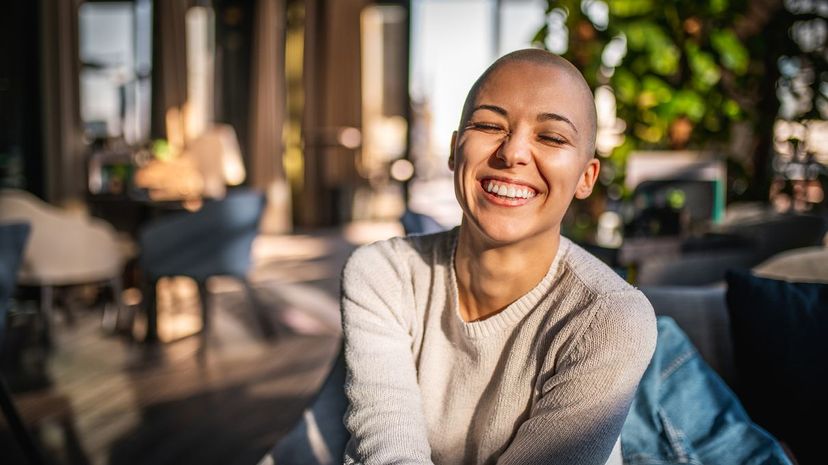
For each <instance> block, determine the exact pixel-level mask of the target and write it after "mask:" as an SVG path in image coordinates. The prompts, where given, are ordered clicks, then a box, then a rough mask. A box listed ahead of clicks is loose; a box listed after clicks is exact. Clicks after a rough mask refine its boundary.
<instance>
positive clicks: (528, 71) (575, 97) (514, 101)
mask: <svg viewBox="0 0 828 465" xmlns="http://www.w3.org/2000/svg"><path fill="white" fill-rule="evenodd" d="M574 73H577V71H572V70H569V69H566V68H564V67H563V66H562V65H555V64H546V63H534V62H528V61H512V62H506V63H504V64H502V65H501V66H499V67H498V68H496V69H495V70H493V71H492V72H491V73H490V74H489V75H488V76H487V77H486V79H485V80H484V81H483V83H482V84H481V86H480V89H479V91H478V92H477V96H476V98H475V104H476V105H479V104H495V105H498V106H502V107H503V108H505V109H506V110H507V111H508V112H509V113H514V112H520V111H530V112H531V111H535V112H538V113H542V112H549V111H551V110H555V112H556V113H561V112H565V113H567V114H568V115H570V116H571V117H572V118H575V119H579V120H581V119H583V118H586V108H588V105H592V98H591V97H590V96H589V91H588V89H586V88H585V85H586V84H585V83H583V82H582V81H583V79H582V78H581V77H580V76H579V75H575V74H574ZM582 124H583V123H582Z"/></svg>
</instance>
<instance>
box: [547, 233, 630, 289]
mask: <svg viewBox="0 0 828 465" xmlns="http://www.w3.org/2000/svg"><path fill="white" fill-rule="evenodd" d="M561 243H562V244H564V243H566V244H567V246H568V248H567V251H566V255H565V256H564V259H563V263H562V266H563V268H564V272H569V273H571V274H572V277H573V278H574V279H575V280H576V281H577V284H579V285H581V286H583V287H584V288H585V289H584V290H585V291H587V292H589V293H591V294H594V295H595V296H596V297H601V296H604V295H607V294H613V293H616V292H620V291H628V290H632V289H634V288H633V287H632V286H631V285H630V284H629V283H627V282H626V281H624V279H623V278H621V276H619V275H618V273H616V272H615V271H613V270H612V268H610V267H609V266H607V265H606V264H605V263H604V262H602V261H601V260H599V259H598V258H597V257H595V256H594V255H592V254H591V253H589V252H587V251H586V250H584V248H583V247H581V246H579V245H578V244H575V243H574V242H572V241H570V240H569V239H567V238H565V237H561Z"/></svg>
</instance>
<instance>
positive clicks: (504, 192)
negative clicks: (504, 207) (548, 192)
mask: <svg viewBox="0 0 828 465" xmlns="http://www.w3.org/2000/svg"><path fill="white" fill-rule="evenodd" d="M480 187H481V188H482V189H483V191H484V192H485V193H486V194H488V197H490V198H493V199H496V200H500V201H505V202H508V203H509V204H523V203H526V202H528V201H529V200H531V199H532V198H534V197H535V196H536V195H538V191H537V190H536V189H535V188H534V187H532V186H529V185H528V184H523V183H521V182H517V181H514V180H506V179H496V178H483V179H481V180H480Z"/></svg>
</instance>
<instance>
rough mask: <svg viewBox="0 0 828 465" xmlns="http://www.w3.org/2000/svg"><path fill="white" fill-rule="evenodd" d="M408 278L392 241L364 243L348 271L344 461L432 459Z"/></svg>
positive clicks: (413, 461)
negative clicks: (414, 347)
mask: <svg viewBox="0 0 828 465" xmlns="http://www.w3.org/2000/svg"><path fill="white" fill-rule="evenodd" d="M406 279H410V278H409V277H408V276H407V272H406V270H405V269H403V268H402V267H401V266H400V263H399V259H398V258H397V256H396V254H395V252H394V250H393V248H392V244H391V243H390V242H381V243H376V244H373V245H370V246H368V247H363V248H360V249H359V250H357V251H356V252H355V253H354V254H353V255H352V256H351V258H350V259H349V260H348V264H347V265H346V266H345V270H344V271H343V278H342V325H343V331H344V338H345V364H346V367H347V378H346V383H345V394H346V396H347V398H348V401H349V406H348V409H347V411H346V413H345V426H346V428H347V429H348V431H349V432H350V434H351V438H350V440H349V441H348V444H347V446H346V447H345V463H346V464H357V463H358V464H363V463H364V464H374V463H375V464H430V463H431V448H430V447H429V444H428V438H427V430H426V422H425V416H424V414H423V408H422V400H421V397H420V396H421V394H420V388H419V385H418V384H417V372H416V368H415V365H414V358H413V354H412V352H411V343H412V339H411V333H410V329H409V328H410V327H411V318H413V315H414V308H405V305H409V306H411V305H413V302H411V303H409V302H406V301H405V299H404V297H403V292H404V290H403V289H404V287H403V283H404V282H405V280H406Z"/></svg>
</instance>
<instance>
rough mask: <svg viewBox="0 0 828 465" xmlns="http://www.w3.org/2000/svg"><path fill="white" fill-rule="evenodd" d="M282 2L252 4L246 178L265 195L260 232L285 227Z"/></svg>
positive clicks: (287, 216) (287, 225) (287, 199)
mask: <svg viewBox="0 0 828 465" xmlns="http://www.w3.org/2000/svg"><path fill="white" fill-rule="evenodd" d="M284 47H285V2H284V0H257V1H256V10H255V16H254V22H253V50H252V55H251V70H250V71H251V73H250V119H249V127H250V132H249V143H248V154H247V155H248V156H247V159H248V166H249V167H250V169H249V172H248V175H249V182H250V185H251V186H253V187H255V188H257V189H260V190H263V191H265V192H266V193H267V196H268V208H267V211H266V212H265V215H264V218H263V219H262V230H263V231H265V232H272V233H276V232H284V231H285V230H287V229H289V228H290V218H291V214H290V190H289V187H288V184H287V181H286V179H285V174H284V169H283V166H282V148H283V144H282V128H283V126H284V118H285V55H284V50H285V48H284Z"/></svg>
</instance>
